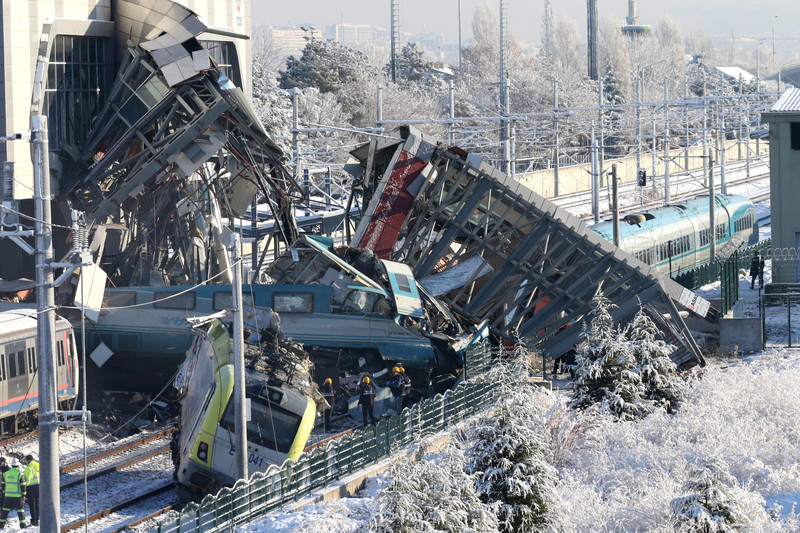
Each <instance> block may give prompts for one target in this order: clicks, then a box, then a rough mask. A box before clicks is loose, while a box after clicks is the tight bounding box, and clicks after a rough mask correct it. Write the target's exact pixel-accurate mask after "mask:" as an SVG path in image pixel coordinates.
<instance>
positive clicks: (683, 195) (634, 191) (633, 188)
mask: <svg viewBox="0 0 800 533" xmlns="http://www.w3.org/2000/svg"><path fill="white" fill-rule="evenodd" d="M729 171H733V169H731V170H729ZM768 178H769V171H767V172H761V173H758V174H753V175H751V176H749V177H743V178H739V179H728V180H727V181H726V187H735V186H740V185H745V184H748V183H756V182H759V181H762V180H764V179H768ZM698 184H699V179H698V177H696V176H694V175H691V174H690V175H683V176H682V177H681V178H679V179H678V181H677V182H675V183H673V184H672V185H671V186H670V189H671V190H672V189H676V191H677V192H673V193H672V194H671V195H670V200H671V203H677V202H680V201H681V200H685V199H688V198H693V197H695V196H697V195H700V194H704V193H706V192H707V190H706V189H704V188H703V187H702V186H701V185H698ZM717 186H718V187H719V185H717ZM605 189H606V188H603V190H601V192H600V196H601V199H600V201H599V203H600V205H603V203H604V201H603V198H602V197H603V196H606V194H604V193H606V192H607V191H606V190H605ZM640 193H641V191H640V188H639V186H638V185H636V184H635V183H626V184H624V185H623V186H621V187H620V191H619V197H620V204H621V207H622V208H623V209H634V208H642V209H650V208H653V207H659V206H661V205H663V204H664V200H663V196H660V197H659V198H657V199H655V200H647V201H645V202H641V200H640ZM651 193H652V191H651V190H650V188H649V186H648V187H647V188H646V190H645V194H651ZM661 194H662V195H663V191H662V192H661ZM591 196H592V193H591V191H582V192H579V193H574V194H570V195H565V196H561V197H558V198H552V199H551V201H553V202H555V203H556V204H558V205H559V206H560V207H562V208H564V209H566V210H568V211H571V212H573V213H574V214H576V215H577V216H579V217H581V218H582V219H583V220H584V221H586V222H589V221H591V220H592V219H593V215H592V213H591V212H588V213H587V212H585V209H586V207H587V206H591ZM767 196H769V195H768V194H767ZM754 199H755V198H754ZM609 216H611V211H610V210H608V209H606V210H603V209H601V210H600V213H599V218H600V219H601V220H602V219H604V218H608V217H609Z"/></svg>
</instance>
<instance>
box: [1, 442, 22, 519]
mask: <svg viewBox="0 0 800 533" xmlns="http://www.w3.org/2000/svg"><path fill="white" fill-rule="evenodd" d="M5 468H7V469H6V470H5V471H3V481H2V487H3V510H2V512H0V529H3V528H4V527H6V521H7V520H8V513H9V512H11V511H12V510H15V511H17V517H18V518H19V527H20V528H24V527H28V524H26V523H25V478H23V477H22V473H21V472H20V471H19V461H17V458H16V457H14V458H13V459H11V465H10V467H9V466H8V465H6V467H5ZM0 470H2V469H0Z"/></svg>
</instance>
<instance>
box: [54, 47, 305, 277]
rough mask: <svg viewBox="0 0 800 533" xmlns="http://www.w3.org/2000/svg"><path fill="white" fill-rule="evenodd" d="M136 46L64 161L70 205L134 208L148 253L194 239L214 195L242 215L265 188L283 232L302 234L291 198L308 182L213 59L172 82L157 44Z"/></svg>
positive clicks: (98, 212)
mask: <svg viewBox="0 0 800 533" xmlns="http://www.w3.org/2000/svg"><path fill="white" fill-rule="evenodd" d="M128 52H129V54H128V56H126V57H127V60H126V61H125V62H124V64H123V66H122V67H121V69H120V72H119V75H118V77H117V79H116V81H115V84H114V86H113V88H112V90H111V92H110V96H109V99H108V101H107V104H106V106H105V107H104V109H103V110H102V111H101V113H100V115H99V119H98V120H97V121H96V122H95V127H94V129H93V131H92V132H91V133H90V135H89V137H88V140H87V142H86V144H85V145H84V146H83V147H82V149H81V151H80V152H79V155H78V156H77V157H76V159H74V160H72V161H71V162H70V164H68V165H66V167H67V172H66V175H65V178H64V180H62V187H61V190H62V192H63V193H65V196H64V200H65V202H66V203H67V204H68V206H69V207H70V208H73V209H78V210H81V211H84V212H85V213H86V216H87V219H89V220H91V221H94V222H95V223H98V224H102V223H104V222H106V221H107V220H109V219H113V218H115V217H118V216H120V214H122V213H126V212H127V213H134V214H136V216H135V217H133V218H132V220H135V221H137V227H136V228H132V230H134V231H133V234H132V235H133V239H132V247H131V248H132V249H131V250H130V251H127V252H126V253H130V254H144V253H147V254H149V253H151V251H152V250H164V251H166V250H169V249H174V250H181V251H184V250H186V249H188V240H187V239H188V235H189V233H190V232H189V230H190V229H191V227H192V225H193V224H195V221H196V217H197V216H200V217H203V216H206V215H208V212H209V209H208V201H209V200H210V199H211V198H212V197H213V198H214V199H215V201H216V202H218V203H219V205H220V206H221V207H222V208H223V209H224V210H225V212H227V213H228V215H229V216H241V215H242V214H243V213H244V211H245V209H246V208H247V207H248V206H249V205H250V203H251V202H252V199H253V197H254V195H255V194H256V192H259V193H260V194H261V195H263V196H264V197H267V198H272V199H273V200H274V202H273V203H274V204H275V205H277V206H279V212H278V213H276V218H278V219H279V222H280V224H279V228H280V231H281V235H282V236H283V238H284V240H285V241H286V242H293V241H294V240H296V238H297V235H298V230H297V227H296V222H295V220H294V211H293V209H292V205H293V204H294V203H296V201H297V200H298V199H300V198H302V196H303V191H302V189H301V188H300V187H299V186H298V185H297V183H296V181H295V180H294V179H293V178H292V176H291V174H290V173H289V171H288V170H287V168H286V166H285V158H284V155H283V153H282V151H281V149H280V148H279V147H278V145H277V144H275V143H274V142H273V141H272V139H270V137H269V135H268V134H267V132H266V131H265V130H264V128H263V126H262V125H261V123H260V122H259V120H258V118H257V116H256V114H255V112H254V111H253V109H252V108H251V107H250V104H249V103H248V102H247V99H246V98H245V97H244V95H243V94H242V92H241V90H240V89H238V88H236V87H232V86H231V85H230V84H229V82H226V81H224V80H221V79H220V76H219V73H218V72H217V71H216V70H215V69H211V70H205V71H202V72H199V73H198V74H197V75H195V76H193V77H191V78H189V79H187V80H185V81H181V82H179V83H176V84H174V85H173V86H172V87H170V86H168V84H167V81H166V79H165V78H164V76H163V74H162V72H161V71H160V69H159V67H158V65H157V64H156V62H155V61H154V59H153V57H152V56H151V55H150V53H149V52H147V51H145V50H144V49H142V48H139V47H131V48H129V50H128ZM190 181H192V183H193V184H194V185H193V186H192V187H190V186H189V182H190ZM167 190H169V191H172V192H171V193H170V194H169V195H164V194H161V196H160V198H159V199H158V200H156V199H155V197H153V195H155V194H156V193H157V192H158V191H161V193H163V192H164V191H167ZM165 198H166V200H165ZM187 199H188V200H189V203H188V205H187V204H185V203H184V205H183V211H182V213H180V214H179V213H178V212H176V209H177V207H178V206H179V204H180V203H181V202H180V200H187ZM156 204H158V208H157V209H154V206H155V205H156ZM147 210H150V212H147ZM192 212H193V213H195V215H193V216H187V215H188V214H189V213H192ZM175 224H182V225H183V226H185V227H183V228H181V229H177V228H175V227H174V225H175ZM167 226H168V227H170V228H173V229H172V230H170V231H167V230H166V227H167ZM139 233H142V235H141V236H139ZM184 241H185V242H184ZM137 247H138V249H136V248H137ZM134 262H135V261H134ZM130 263H131V261H121V263H120V264H126V265H128V264H130ZM118 275H119V277H120V279H125V278H129V277H130V273H123V272H118Z"/></svg>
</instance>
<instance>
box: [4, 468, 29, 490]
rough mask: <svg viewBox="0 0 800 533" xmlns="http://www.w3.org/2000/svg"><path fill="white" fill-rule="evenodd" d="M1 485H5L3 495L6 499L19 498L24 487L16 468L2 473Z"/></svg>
mask: <svg viewBox="0 0 800 533" xmlns="http://www.w3.org/2000/svg"><path fill="white" fill-rule="evenodd" d="M3 483H5V494H6V497H7V498H15V497H21V496H22V495H23V492H22V489H23V488H24V487H25V480H24V479H23V478H22V474H21V473H20V471H19V470H18V469H16V468H13V467H12V468H11V469H9V470H7V471H5V472H3Z"/></svg>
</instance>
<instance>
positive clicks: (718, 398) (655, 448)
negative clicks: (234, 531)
mask: <svg viewBox="0 0 800 533" xmlns="http://www.w3.org/2000/svg"><path fill="white" fill-rule="evenodd" d="M798 382H800V351H799V350H792V349H769V350H767V351H765V352H763V353H760V354H756V355H753V356H750V357H747V358H741V359H736V360H719V361H713V362H711V364H710V365H709V367H708V368H707V369H706V370H705V371H704V372H703V373H702V374H701V375H699V376H697V377H695V378H691V383H690V384H689V387H688V390H687V392H686V396H685V399H684V401H683V403H682V407H681V409H680V411H679V412H678V413H677V414H674V415H668V414H665V413H655V414H652V415H650V416H648V417H647V418H645V419H643V420H640V421H633V422H615V421H613V420H612V419H610V418H604V417H600V418H589V417H587V416H586V415H582V414H577V413H574V412H572V411H569V410H567V409H566V408H565V398H564V397H563V396H561V395H559V394H556V393H549V392H541V393H538V394H536V395H535V396H534V398H535V401H536V403H538V404H539V406H540V407H541V408H542V410H543V412H544V414H543V415H542V420H541V422H540V423H541V424H542V427H543V428H546V429H548V431H545V432H544V442H545V444H546V446H547V448H548V450H549V453H550V459H551V462H552V464H553V465H554V466H555V467H556V468H557V470H558V478H559V480H558V484H557V486H556V489H555V495H554V496H555V497H554V499H553V505H552V508H551V510H550V515H551V519H552V521H553V522H552V525H553V526H555V527H556V529H558V530H562V531H673V529H672V526H671V525H670V523H671V514H670V513H671V508H670V502H671V501H672V500H673V499H675V498H678V497H681V496H684V495H685V491H684V490H683V484H684V482H685V481H686V480H687V478H688V476H689V471H690V470H691V469H692V468H693V467H694V466H695V465H696V464H697V463H698V462H702V461H708V460H711V459H718V460H721V461H722V462H724V463H725V464H726V465H727V466H728V468H729V469H730V472H731V474H732V475H733V476H734V477H735V478H736V480H737V484H736V486H735V487H734V489H733V493H734V496H735V499H736V500H737V501H738V502H739V503H740V505H741V510H742V512H743V513H744V514H745V515H746V516H747V517H748V520H749V528H750V529H749V530H750V531H763V532H770V531H775V532H778V531H797V530H798V528H800V520H798V517H797V516H796V515H795V514H794V512H793V510H792V508H793V505H795V502H797V501H799V500H800V424H798V423H797V413H798V412H800V391H799V390H798V388H797V383H798ZM468 445H469V443H467V446H468ZM432 459H433V460H434V462H436V463H437V464H438V465H440V466H441V468H442V469H444V470H450V471H449V472H446V473H447V474H449V475H451V476H452V480H453V482H454V483H463V480H464V478H463V476H461V473H460V472H456V471H454V470H457V469H458V467H457V465H458V464H459V463H458V461H453V460H445V461H442V460H441V456H437V457H435V458H432ZM387 482H388V481H387V480H386V479H381V480H375V482H374V483H373V486H380V485H385V484H386V483H387ZM412 501H413V498H412V497H411V495H409V504H411V502H412ZM378 508H379V499H378V496H377V491H375V490H371V491H370V490H367V491H365V494H364V496H363V497H361V498H353V499H348V500H339V501H334V502H330V503H326V504H320V505H314V506H310V507H308V508H306V509H304V510H303V511H300V512H297V513H282V514H275V515H272V516H269V517H267V518H266V519H264V520H262V521H260V522H258V523H254V524H251V525H250V526H247V527H245V528H241V529H239V531H247V532H261V531H274V532H289V531H292V532H317V531H319V532H322V531H326V532H327V531H356V530H358V529H360V528H363V527H364V526H366V525H367V524H368V523H369V521H370V520H371V519H372V518H373V513H375V512H376V511H377V509H378ZM798 510H800V506H798Z"/></svg>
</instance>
